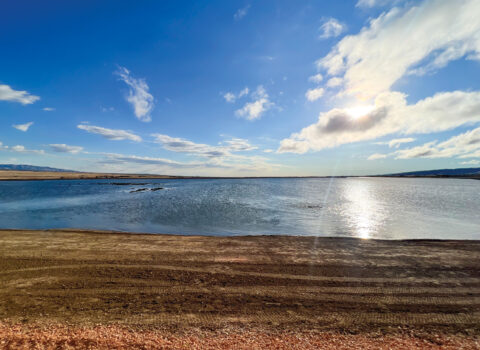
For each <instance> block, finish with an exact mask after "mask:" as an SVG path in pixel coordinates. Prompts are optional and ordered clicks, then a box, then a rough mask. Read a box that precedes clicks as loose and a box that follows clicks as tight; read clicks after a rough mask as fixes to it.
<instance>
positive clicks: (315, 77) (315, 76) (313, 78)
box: [308, 73, 323, 83]
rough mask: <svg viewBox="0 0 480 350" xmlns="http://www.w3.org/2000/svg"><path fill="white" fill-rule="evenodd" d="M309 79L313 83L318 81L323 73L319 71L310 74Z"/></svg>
mask: <svg viewBox="0 0 480 350" xmlns="http://www.w3.org/2000/svg"><path fill="white" fill-rule="evenodd" d="M308 80H309V81H311V82H313V83H320V82H321V81H322V80H323V75H321V74H320V73H318V74H315V75H312V76H311V77H310V78H308Z"/></svg>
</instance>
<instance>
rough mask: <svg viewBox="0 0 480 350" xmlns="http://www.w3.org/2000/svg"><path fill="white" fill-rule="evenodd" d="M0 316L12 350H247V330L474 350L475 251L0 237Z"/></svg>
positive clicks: (302, 242)
mask: <svg viewBox="0 0 480 350" xmlns="http://www.w3.org/2000/svg"><path fill="white" fill-rule="evenodd" d="M0 320H3V323H0V339H3V340H4V341H9V342H10V343H8V344H10V345H12V344H13V345H12V346H13V348H14V347H15V346H21V345H22V344H27V345H28V344H30V343H28V341H32V342H34V343H35V342H43V343H45V341H44V340H45V339H51V341H52V342H53V343H52V344H54V345H52V346H53V347H54V348H55V346H57V345H58V344H57V343H55V341H56V340H55V341H54V340H53V339H57V340H58V339H64V340H63V341H64V345H65V344H66V345H65V347H66V348H68V346H72V345H68V344H67V343H68V341H73V342H78V344H79V345H78V347H82V346H84V347H88V346H86V345H85V344H87V343H88V341H90V340H88V339H90V338H89V337H93V338H95V337H97V338H95V339H97V340H98V341H99V343H92V344H94V346H95V347H99V348H101V347H102V346H103V347H105V345H102V344H103V343H101V339H103V340H104V341H106V340H105V339H107V338H108V334H110V335H109V336H110V337H113V336H115V334H117V335H118V336H116V337H117V338H118V339H117V338H116V339H117V340H118V341H119V343H118V344H120V345H121V344H124V345H125V344H127V345H128V342H129V341H140V340H138V339H146V340H148V339H150V340H148V341H150V343H149V344H157V345H158V347H161V346H160V345H161V344H164V345H165V344H166V345H168V344H170V343H168V342H167V343H161V342H157V343H155V341H160V340H159V339H160V338H162V337H163V338H162V339H167V338H168V339H170V340H171V341H172V343H171V344H174V345H175V344H177V346H174V345H172V347H171V348H182V346H183V348H189V346H187V345H188V344H189V343H188V342H189V341H194V342H196V344H200V346H199V348H208V346H210V345H211V348H229V347H228V346H227V345H225V347H224V346H222V345H221V344H222V342H228V341H235V342H237V344H240V345H241V346H240V345H238V346H236V347H235V348H245V349H246V348H255V347H254V346H253V345H252V346H250V347H248V346H247V344H249V343H248V339H249V337H250V335H252V334H253V335H254V336H253V335H252V337H253V338H255V337H257V338H255V339H257V340H258V343H257V345H255V346H257V348H262V349H263V348H269V347H268V346H263V345H261V344H275V342H276V341H277V340H278V344H289V342H292V341H293V342H297V343H295V344H297V345H295V346H293V345H292V346H285V347H283V348H312V349H313V348H322V347H321V346H316V345H315V344H317V345H318V344H330V345H331V346H332V347H334V348H337V349H342V346H343V345H341V344H349V343H348V342H353V343H352V344H356V343H355V342H356V341H358V342H364V343H362V344H364V346H363V348H369V347H370V348H372V349H373V348H382V347H380V346H379V344H387V345H388V344H391V346H390V348H402V347H401V346H400V345H398V344H401V342H403V341H405V342H408V344H411V346H412V347H415V346H416V348H431V349H434V348H439V346H445V347H447V346H451V348H452V349H453V348H458V346H459V344H463V345H465V346H467V347H464V348H472V349H473V348H478V343H476V341H477V339H478V336H479V335H480V242H477V241H418V240H417V241H377V240H356V239H342V238H313V237H286V236H261V237H203V236H171V235H140V234H119V233H105V232H102V233H99V232H87V231H79V230H76V231H74V230H63V231H7V230H5V231H0ZM69 334H70V335H71V337H70V338H69V336H68V335H69ZM95 334H96V335H95ZM57 336H58V337H57ZM45 337H46V338H45ZM49 337H53V338H49ZM55 337H57V338H55ZM62 337H63V338H62ZM102 337H104V338H102ZM105 337H107V338H105ZM122 337H123V338H122ZM169 337H170V338H169ZM205 337H206V338H205ZM229 337H230V338H229ZM93 338H92V339H93ZM137 338H138V339H137ZM253 338H252V339H253ZM29 339H30V340H29ZM65 339H66V340H65ZM112 339H113V338H112ZM121 339H123V340H122V341H121ZM132 339H133V340H132ZM134 339H137V340H134ZM152 339H153V340H152ZM155 339H157V340H155ZM168 339H167V340H168ZM172 339H173V340H172ZM175 339H176V340H175ZM182 339H183V340H182ZM228 339H230V340H228ZM235 339H236V340H235ZM275 339H277V340H275ZM379 339H380V340H379ZM167 340H165V341H167ZM170 340H169V341H170ZM23 341H25V342H26V343H22V342H23ZM92 341H93V340H92ZM95 341H96V340H95ZM181 341H184V342H185V343H184V345H182V346H180V345H178V344H180V343H178V342H181ZM208 341H212V343H211V344H210V345H208ZM82 342H87V343H85V344H83V343H82ZM122 342H123V343H122ZM152 342H153V343H152ZM175 342H177V343H175ZM262 342H263V343H262ZM302 342H303V343H302ZM308 342H310V343H311V344H314V345H315V346H313V345H312V346H310V345H308V344H309V343H308ZM322 342H324V343H322ZM395 342H400V343H395ZM47 343H48V342H47ZM47 343H45V344H47ZM8 344H7V343H1V340H0V347H2V346H3V347H7V345H8ZM55 344H57V345H55ZM82 344H83V345H82ZM131 344H133V343H131ZM145 344H146V343H145ZM182 344H183V343H182ZM185 344H187V345H185ZM201 344H203V345H201ZM219 344H220V345H219ZM231 344H233V343H231ZM258 344H260V345H258ZM292 344H294V343H292ZM298 344H300V345H298ZM335 344H337V345H335ZM359 344H360V343H359ZM368 344H370V345H368ZM395 344H397V345H395ZM405 344H407V343H405ZM415 344H416V345H415ZM418 344H420V345H422V344H427V345H428V346H430V347H427V346H426V345H425V346H424V345H422V346H420V345H418ZM10 345H8V346H10ZM60 345H61V344H60ZM64 345H62V346H64ZM67 345H68V346H67ZM120 345H119V347H121V346H120ZM127 345H125V346H127ZM157 345H155V346H153V345H152V346H153V348H155V347H156V346H157ZM166 345H165V346H166ZM367 345H368V346H367ZM122 346H123V345H122ZM132 346H133V345H132ZM135 346H136V345H135ZM135 346H133V347H135ZM169 346H170V345H169ZM242 346H243V347H242ZM308 346H310V347H308ZM382 346H383V345H382ZM398 346H400V347H398ZM435 346H436V347H435ZM127 347H128V346H127ZM26 348H28V346H27V347H26ZM146 348H149V347H146ZM150 348H151V347H150ZM167 348H168V347H167ZM190 348H192V347H190ZM270 348H279V349H281V348H282V346H281V345H278V346H276V347H270ZM324 348H329V347H324ZM343 348H346V347H343ZM385 348H388V347H385ZM403 348H405V346H404V347H403ZM447 348H448V347H447Z"/></svg>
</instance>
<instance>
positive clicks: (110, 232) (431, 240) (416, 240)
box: [0, 228, 480, 244]
mask: <svg viewBox="0 0 480 350" xmlns="http://www.w3.org/2000/svg"><path fill="white" fill-rule="evenodd" d="M3 232H19V233H22V232H43V233H74V234H75V233H80V234H91V235H124V236H131V237H133V236H149V237H154V236H164V237H165V236H168V237H201V238H209V239H210V238H211V239H222V238H225V239H231V238H238V239H242V238H243V239H246V238H255V237H259V238H261V237H263V238H272V239H280V238H290V237H291V238H293V239H299V238H310V239H320V240H338V241H355V242H365V243H368V242H383V243H387V242H392V243H394V242H397V243H401V242H404V243H435V242H445V243H459V242H469V243H474V244H480V240H479V239H440V238H409V239H381V238H360V237H348V236H314V235H286V234H278V235H273V234H263V235H254V234H252V235H208V234H185V233H149V232H132V231H117V230H95V229H84V228H52V229H28V228H27V229H18V228H16V229H9V228H0V234H2V233H3Z"/></svg>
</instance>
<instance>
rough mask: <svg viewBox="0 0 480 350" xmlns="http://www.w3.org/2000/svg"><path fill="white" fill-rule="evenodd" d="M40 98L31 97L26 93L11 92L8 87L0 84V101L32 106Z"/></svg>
mask: <svg viewBox="0 0 480 350" xmlns="http://www.w3.org/2000/svg"><path fill="white" fill-rule="evenodd" d="M39 99H40V97H38V96H35V95H31V94H30V93H29V92H27V91H18V90H13V89H12V88H11V87H10V86H8V85H2V84H0V101H10V102H18V103H21V104H22V105H28V104H32V103H34V102H36V101H38V100H39Z"/></svg>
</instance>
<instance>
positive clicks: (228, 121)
mask: <svg viewBox="0 0 480 350" xmlns="http://www.w3.org/2000/svg"><path fill="white" fill-rule="evenodd" d="M478 18H480V1H478V0H428V1H402V0H355V1H318V0H303V1H297V0H262V1H261V0H257V1H252V0H250V1H247V0H239V1H233V0H232V1H224V0H211V1H174V0H172V1H168V0H164V1H153V0H152V1H146V0H145V1H135V2H132V1H122V0H114V1H113V0H111V1H110V0H104V1H91V0H82V1H76V0H71V1H61V0H58V1H48V0H45V1H41V2H40V1H33V0H29V1H24V0H15V1H14V0H11V1H9V0H7V1H3V2H2V3H1V4H0V33H1V34H0V48H1V51H0V116H1V117H0V163H2V164H30V165H38V166H51V167H57V168H63V169H70V170H77V171H95V172H126V173H155V174H169V175H199V176H314V175H318V176H325V175H327V176H328V175H367V174H386V173H395V172H401V171H414V170H426V169H439V168H462V167H480V21H479V20H478Z"/></svg>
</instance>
